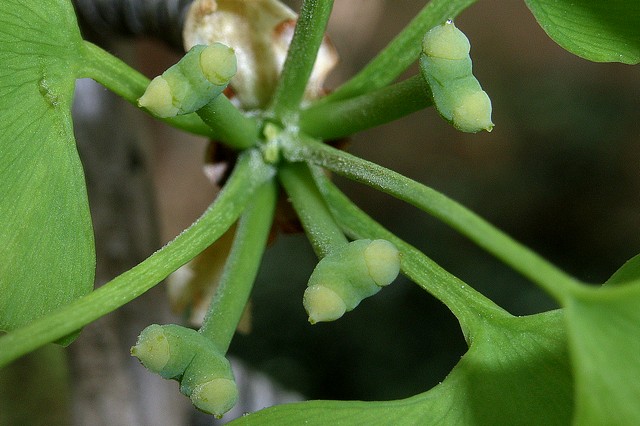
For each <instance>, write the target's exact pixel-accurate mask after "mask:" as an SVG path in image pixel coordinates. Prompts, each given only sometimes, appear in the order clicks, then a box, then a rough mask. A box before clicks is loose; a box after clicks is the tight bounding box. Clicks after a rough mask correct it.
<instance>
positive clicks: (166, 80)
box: [138, 43, 237, 118]
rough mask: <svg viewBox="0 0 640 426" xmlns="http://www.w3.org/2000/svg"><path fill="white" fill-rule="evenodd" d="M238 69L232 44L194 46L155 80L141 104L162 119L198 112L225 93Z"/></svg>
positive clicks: (140, 101) (139, 102)
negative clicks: (229, 45) (230, 45)
mask: <svg viewBox="0 0 640 426" xmlns="http://www.w3.org/2000/svg"><path fill="white" fill-rule="evenodd" d="M236 70H237V63H236V56H235V53H234V51H233V49H231V48H230V47H228V46H225V45H224V44H222V43H212V44H210V45H208V46H205V45H197V46H194V47H193V48H192V49H191V50H189V52H187V53H186V55H185V56H184V57H182V59H180V61H179V62H178V63H177V64H175V65H173V66H172V67H170V68H169V69H168V70H166V71H165V72H163V73H162V75H160V76H157V77H155V78H154V79H153V80H152V81H151V83H150V84H149V86H148V87H147V90H146V91H145V92H144V94H143V95H142V97H140V99H138V105H140V106H141V107H143V108H146V109H147V110H149V111H150V112H151V113H152V114H154V115H156V116H158V117H162V118H166V117H173V116H176V115H180V114H188V113H191V112H195V111H197V110H198V109H200V108H202V107H203V106H205V105H206V104H207V103H208V102H209V101H211V100H212V99H214V98H215V97H216V96H218V95H220V94H221V93H222V91H223V90H224V89H225V88H226V87H227V85H228V84H229V81H230V80H231V78H232V77H233V76H234V75H235V73H236Z"/></svg>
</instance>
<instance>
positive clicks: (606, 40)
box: [525, 0, 640, 64]
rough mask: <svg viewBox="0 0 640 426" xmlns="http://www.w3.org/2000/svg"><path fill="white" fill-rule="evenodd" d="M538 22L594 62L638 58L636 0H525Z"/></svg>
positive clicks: (630, 61) (561, 42) (638, 12)
mask: <svg viewBox="0 0 640 426" xmlns="http://www.w3.org/2000/svg"><path fill="white" fill-rule="evenodd" d="M525 2H526V3H527V6H529V9H531V12H532V13H533V15H534V16H535V17H536V19H537V21H538V23H539V24H540V26H541V27H542V28H543V29H544V31H545V32H546V33H547V34H548V35H549V37H551V38H552V39H553V40H554V41H555V42H556V43H558V44H559V45H560V46H562V47H563V48H564V49H566V50H568V51H569V52H571V53H573V54H575V55H578V56H580V57H582V58H585V59H588V60H590V61H594V62H622V63H625V64H637V63H638V62H640V2H638V0H608V1H602V0H581V1H575V0H525Z"/></svg>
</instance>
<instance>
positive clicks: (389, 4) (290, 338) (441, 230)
mask: <svg viewBox="0 0 640 426" xmlns="http://www.w3.org/2000/svg"><path fill="white" fill-rule="evenodd" d="M289 3H290V4H291V5H292V7H294V8H296V10H297V8H298V3H299V2H289ZM423 5H424V1H421V0H419V1H414V0H403V1H401V2H398V1H391V0H390V1H384V0H351V1H348V2H347V1H336V3H335V6H334V13H333V16H332V20H331V22H330V26H329V36H330V37H331V40H332V42H333V44H334V45H335V47H336V49H337V50H338V52H339V54H340V63H339V65H338V67H337V69H336V71H334V73H333V74H332V75H331V77H330V79H329V82H328V86H329V87H337V86H338V85H339V84H340V83H342V82H344V81H345V80H346V79H348V78H349V77H350V76H352V75H353V74H355V73H356V72H357V71H358V70H360V69H361V68H362V67H363V66H364V65H365V64H366V63H367V62H368V61H369V60H370V59H371V58H372V57H373V56H374V55H375V54H376V52H378V51H379V50H380V49H381V48H383V47H384V46H385V45H386V44H387V43H388V42H389V41H390V40H391V39H392V38H393V37H394V36H395V35H396V34H397V33H398V32H399V31H400V30H401V29H402V28H403V27H404V25H406V23H407V22H409V21H410V19H411V18H412V17H413V16H414V15H415V14H416V13H417V11H419V10H420V8H421V7H422V6H423ZM456 24H457V26H458V27H459V28H460V29H462V30H463V31H464V32H465V33H466V34H467V36H468V37H469V39H470V41H471V45H472V50H471V57H472V59H473V66H474V74H475V75H476V76H477V77H478V79H479V80H480V82H481V84H482V85H483V88H484V89H485V90H486V91H487V92H488V93H489V95H490V97H491V99H492V102H493V121H494V123H495V124H496V127H495V128H494V130H493V132H491V133H479V134H463V133H460V132H457V131H456V130H455V129H453V128H452V127H451V126H449V125H448V123H446V122H444V121H443V120H442V119H441V118H440V117H439V116H438V115H437V113H436V112H435V111H434V110H433V109H428V110H424V111H420V112H418V113H415V114H413V115H411V116H409V117H406V118H404V119H402V120H399V121H397V122H394V123H391V124H388V125H385V126H382V127H379V128H375V129H371V130H369V131H365V132H362V133H360V134H357V135H355V136H354V137H352V138H351V143H350V146H349V151H350V152H352V153H354V154H356V155H359V156H361V157H364V158H366V159H368V160H371V161H374V162H376V163H378V164H381V165H383V166H385V167H388V168H391V169H393V170H396V171H399V172H401V173H403V174H405V175H407V176H409V177H411V178H413V179H415V180H417V181H419V182H422V183H424V184H426V185H428V186H431V187H433V188H435V189H437V190H439V191H441V192H443V193H445V194H447V195H449V196H450V197H452V198H453V199H455V200H457V201H459V202H461V203H462V204H464V205H466V206H467V207H469V208H471V209H472V210H474V211H476V212H477V213H479V214H480V215H481V216H483V217H485V218H486V219H488V220H489V221H490V222H492V223H493V224H495V225H497V226H498V227H499V228H501V229H503V230H504V231H506V232H507V233H509V234H510V235H512V236H513V237H515V238H516V239H518V240H519V241H521V242H523V243H525V244H526V245H528V246H529V247H532V248H533V249H535V250H536V251H538V252H539V253H540V254H542V255H543V256H544V257H546V258H547V259H549V260H551V261H552V262H553V263H555V264H556V265H558V266H560V267H562V268H563V269H565V270H566V271H568V272H570V273H571V274H573V275H575V276H576V277H578V278H580V279H583V280H586V281H588V282H594V283H601V282H603V281H604V280H605V279H606V278H607V277H608V276H609V275H611V274H612V273H613V272H614V271H615V270H616V269H617V268H618V267H619V266H621V265H622V263H623V262H625V261H626V260H628V259H629V258H631V257H632V256H633V255H635V254H637V253H638V252H640V120H638V115H639V113H640V78H639V77H640V71H639V69H638V68H637V67H630V66H626V65H620V64H595V63H591V62H588V61H586V60H583V59H580V58H577V57H575V56H573V55H571V54H569V53H567V52H566V51H564V50H563V49H561V48H560V47H559V46H557V45H556V44H555V43H554V42H553V41H552V40H550V39H549V38H548V37H547V36H546V34H545V33H544V32H543V31H542V29H541V28H540V27H539V26H538V25H537V23H536V22H535V20H534V18H533V16H532V15H531V14H530V13H529V11H528V9H527V8H526V6H525V5H524V3H523V2H505V1H499V0H493V1H491V0H488V1H483V2H480V3H478V4H476V5H474V6H472V7H470V8H469V9H467V10H466V11H465V12H463V13H462V15H461V16H459V17H458V19H456ZM142 49H143V50H144V51H147V50H148V47H147V45H146V44H145V46H144V47H143V48H142ZM169 63H171V61H170V62H169ZM163 66H164V65H163ZM162 69H163V67H162V66H161V67H160V68H158V70H160V71H161V70H162ZM416 72H417V67H415V68H413V69H411V70H410V71H409V72H408V73H407V75H411V74H413V73H416ZM163 129H164V128H163ZM163 131H164V130H163ZM158 132H160V130H158ZM158 134H159V135H160V133H158ZM162 136H163V137H162V139H161V140H156V141H155V142H156V143H154V147H153V155H154V162H153V164H154V177H155V182H156V189H157V197H158V204H159V214H160V219H161V224H162V229H163V237H164V239H165V240H168V239H169V238H171V237H173V236H174V235H176V233H177V232H179V231H180V230H181V229H183V228H184V227H185V226H187V225H188V224H189V223H191V221H192V220H193V219H195V218H196V217H197V216H198V215H199V214H200V213H201V212H202V210H203V209H204V208H205V207H206V205H208V203H209V202H210V201H211V189H210V185H209V184H208V183H207V182H206V180H205V178H204V176H203V175H202V173H201V172H200V165H201V161H202V157H203V152H204V149H205V145H206V144H205V142H204V141H200V140H189V141H187V142H185V140H184V139H182V138H179V137H178V135H177V134H176V133H174V132H173V131H167V132H166V133H163V134H162ZM337 182H338V183H339V184H340V186H341V187H342V188H343V189H344V190H345V191H346V192H347V193H348V194H349V195H350V196H351V197H352V199H353V200H354V201H356V202H357V203H358V204H359V205H360V206H361V207H362V208H363V209H365V210H366V211H368V212H369V213H370V214H371V215H372V216H373V217H375V218H376V219H377V220H379V221H380V222H381V223H383V224H384V225H385V226H386V227H388V228H389V229H391V230H393V231H394V232H396V233H397V234H398V235H400V236H401V237H403V238H404V239H406V240H407V241H409V242H411V243H412V244H414V245H415V246H417V247H419V248H420V249H422V250H423V251H424V252H425V253H426V254H427V255H429V256H431V257H432V258H433V259H435V260H436V261H437V262H438V263H440V264H441V265H442V266H443V267H445V268H446V269H448V270H449V271H451V272H452V273H454V274H455V275H456V276H458V277H460V278H461V279H463V280H464V281H466V282H467V283H468V284H469V285H471V286H473V287H474V288H476V289H478V290H479V291H481V292H482V293H484V294H486V295H487V296H489V297H490V298H492V299H493V300H494V301H496V302H497V303H498V304H500V305H501V306H503V307H504V308H506V309H507V310H509V311H510V312H512V313H514V314H517V315H524V314H530V313H535V312H540V311H543V310H548V309H552V308H554V307H556V305H555V303H554V301H553V300H551V299H550V298H548V297H547V296H546V295H545V294H544V293H542V292H541V291H539V290H538V289H537V288H536V287H535V286H534V285H533V284H531V283H529V282H527V281H526V280H524V279H523V278H521V277H520V276H518V275H517V274H515V273H514V272H512V271H511V270H510V269H509V268H507V267H505V266H503V265H501V264H500V263H499V262H497V261H496V260H494V259H493V258H492V257H491V256H488V255H486V254H485V253H483V252H482V251H481V250H479V249H477V248H476V247H475V246H474V245H473V244H471V243H469V242H468V241H467V240H466V239H464V238H463V237H460V236H458V235H457V234H456V233H454V232H453V231H451V230H449V229H448V228H447V227H445V226H443V225H441V224H440V223H438V222H437V221H435V220H433V219H431V218H430V217H428V216H427V215H426V214H424V213H422V212H420V211H418V210H417V209H415V208H412V207H411V206H408V205H406V204H404V203H402V202H399V201H396V200H394V199H392V198H391V197H388V196H385V195H383V194H380V193H377V192H375V191H373V190H370V189H368V188H366V187H364V186H361V185H358V184H355V183H351V182H346V181H344V180H341V179H337ZM315 263H316V259H315V257H314V255H313V252H312V250H311V248H310V246H309V244H308V242H307V241H306V240H305V238H304V236H302V235H299V236H283V235H281V236H279V237H278V239H277V240H276V242H275V243H274V244H273V245H272V246H271V247H270V248H269V250H268V252H267V254H266V256H265V260H264V264H263V267H262V270H261V273H260V277H259V280H258V282H257V283H256V287H255V293H254V298H253V314H252V317H253V331H252V333H251V334H250V335H247V336H243V335H239V336H238V337H237V338H236V339H235V340H234V343H233V344H232V347H231V350H232V352H233V353H234V354H237V355H238V356H240V357H241V358H242V359H245V360H247V361H248V362H249V363H250V364H251V365H253V366H255V367H257V368H259V369H260V370H262V371H266V372H268V373H269V374H271V375H273V376H274V377H276V378H277V380H278V381H279V382H280V383H281V384H283V385H284V386H286V387H287V388H290V389H295V390H297V391H299V392H301V393H302V394H303V395H305V396H306V397H310V398H346V399H365V400H368V399H390V398H402V397H407V396H409V395H412V394H415V393H416V392H420V391H423V390H426V389H428V388H430V387H431V386H433V385H434V384H436V383H438V382H439V381H441V380H442V379H443V378H444V377H445V375H446V373H447V372H448V371H449V370H450V369H451V367H453V365H455V363H456V362H457V361H458V359H459V357H460V356H461V355H462V354H463V353H464V351H465V348H466V346H465V344H464V341H463V339H462V336H461V334H460V331H459V327H458V324H457V322H456V320H455V318H454V317H453V316H452V315H451V314H450V313H449V312H448V310H447V309H446V308H445V307H443V306H442V305H441V304H440V303H439V302H438V301H437V300H435V299H433V298H432V297H431V296H429V295H428V294H426V293H424V292H423V291H422V290H420V289H419V288H417V286H415V285H413V284H411V283H409V282H407V281H406V280H404V279H399V280H398V282H396V283H395V284H394V285H392V286H390V287H388V288H386V289H384V290H383V291H382V292H381V293H379V294H378V295H377V296H376V297H373V298H371V299H368V300H366V301H364V302H363V303H362V304H361V305H360V306H359V307H358V308H357V309H356V310H355V311H353V312H351V313H349V314H347V315H345V317H343V318H342V319H340V320H339V321H336V322H335V323H331V324H319V325H316V326H313V327H311V326H310V325H309V324H308V323H307V322H306V315H305V312H304V310H303V308H302V305H301V303H300V301H301V299H302V293H303V291H304V288H305V284H306V280H307V279H308V276H309V274H310V272H311V271H312V269H313V267H314V265H315Z"/></svg>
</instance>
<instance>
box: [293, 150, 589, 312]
mask: <svg viewBox="0 0 640 426" xmlns="http://www.w3.org/2000/svg"><path fill="white" fill-rule="evenodd" d="M285 142H286V141H285ZM282 152H283V154H284V157H285V158H286V159H287V160H289V161H303V160H304V161H307V162H309V163H312V164H316V165H319V166H322V167H325V168H327V169H329V170H332V171H334V172H336V173H338V174H340V175H343V176H345V177H347V178H349V179H353V180H355V181H358V182H362V183H365V184H367V185H369V186H371V187H373V188H376V189H378V190H380V191H383V192H386V193H388V194H390V195H393V196H394V197H396V198H398V199H401V200H404V201H406V202H408V203H410V204H412V205H414V206H416V207H418V208H419V209H421V210H423V211H425V212H427V213H429V214H431V215H432V216H434V217H436V218H437V219H439V220H441V221H442V222H444V223H446V224H448V225H449V226H451V227H452V228H453V229H455V230H457V231H458V232H460V233H461V234H463V235H465V236H467V238H469V239H471V240H472V241H474V242H475V243H476V244H478V245H479V246H480V247H482V248H484V249H485V250H487V251H488V252H490V253H492V254H493V255H494V256H496V257H497V258H499V259H501V260H502V261H503V262H505V263H506V264H507V265H509V266H511V267H512V268H513V269H515V270H516V271H518V272H520V273H521V274H522V275H524V276H525V277H527V278H529V279H530V280H531V281H533V282H535V283H537V284H538V285H539V286H540V287H542V288H543V289H544V290H545V291H547V292H548V293H549V294H551V295H552V296H553V297H555V298H556V299H557V300H559V301H564V300H566V299H567V297H569V293H570V291H572V289H575V287H576V286H578V281H576V280H575V279H574V278H573V277H571V276H569V275H567V274H566V273H564V272H563V271H561V270H560V269H558V268H556V267H555V266H553V265H552V264H550V263H549V262H547V261H546V260H544V259H543V258H542V257H540V256H539V255H537V254H536V253H534V252H532V251H531V250H530V249H528V248H527V247H525V246H523V245H522V244H520V243H518V242H516V241H515V240H513V239H512V238H511V237H509V236H508V235H506V234H505V233H503V232H502V231H500V230H498V229H496V228H495V227H494V226H492V225H491V224H489V223H488V222H487V221H485V220H484V219H482V218H480V217H479V216H478V215H476V214H475V213H473V212H472V211H470V210H469V209H467V208H466V207H464V206H462V205H461V204H459V203H457V202H455V201H453V200H451V199H449V198H448V197H446V196H445V195H443V194H441V193H439V192H437V191H435V190H433V189H431V188H428V187H426V186H424V185H422V184H420V183H418V182H415V181H413V180H411V179H409V178H407V177H404V176H402V175H401V174H399V173H396V172H394V171H392V170H389V169H386V168H384V167H382V166H379V165H377V164H374V163H371V162H369V161H366V160H363V159H360V158H357V157H354V156H353V155H350V154H347V153H346V152H344V151H339V150H337V149H335V148H332V147H330V146H328V145H325V144H322V143H319V142H317V141H315V140H311V139H307V140H305V141H304V142H302V143H296V144H292V143H285V144H283V146H282Z"/></svg>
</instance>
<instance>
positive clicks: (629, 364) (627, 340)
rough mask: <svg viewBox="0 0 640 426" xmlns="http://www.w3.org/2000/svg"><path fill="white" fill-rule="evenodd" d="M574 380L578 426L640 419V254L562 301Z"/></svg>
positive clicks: (636, 422)
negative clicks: (603, 279) (596, 285)
mask: <svg viewBox="0 0 640 426" xmlns="http://www.w3.org/2000/svg"><path fill="white" fill-rule="evenodd" d="M564 304H565V306H566V313H567V323H568V332H569V343H570V347H571V356H572V359H573V363H574V374H575V380H576V424H593V425H607V424H611V425H621V424H639V423H640V404H639V403H638V401H640V355H639V354H640V256H636V257H635V258H633V259H631V260H630V261H629V262H627V263H626V264H625V265H623V266H622V268H620V269H619V270H618V271H617V272H616V273H615V274H614V275H613V276H612V277H611V278H610V279H609V280H608V281H607V283H605V285H604V286H603V287H601V288H589V287H586V286H585V287H580V290H576V291H574V292H573V295H572V297H571V298H570V299H569V300H568V301H567V302H565V303H564Z"/></svg>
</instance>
